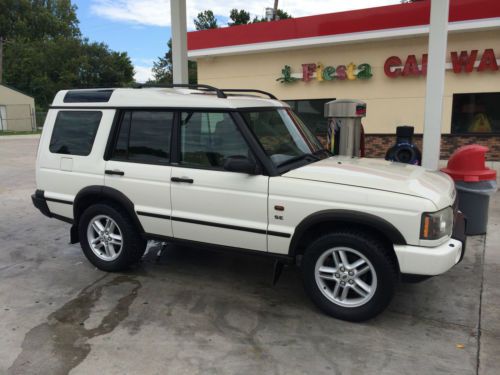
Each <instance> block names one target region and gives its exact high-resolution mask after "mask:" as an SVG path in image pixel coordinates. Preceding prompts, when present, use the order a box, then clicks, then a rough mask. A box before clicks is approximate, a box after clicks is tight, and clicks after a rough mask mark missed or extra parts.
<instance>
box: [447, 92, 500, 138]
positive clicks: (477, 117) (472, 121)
mask: <svg viewBox="0 0 500 375" xmlns="http://www.w3.org/2000/svg"><path fill="white" fill-rule="evenodd" d="M499 103H500V92H491V93H471V94H454V95H453V111H452V116H451V132H452V133H486V134H488V133H489V134H491V133H496V134H498V133H500V106H499Z"/></svg>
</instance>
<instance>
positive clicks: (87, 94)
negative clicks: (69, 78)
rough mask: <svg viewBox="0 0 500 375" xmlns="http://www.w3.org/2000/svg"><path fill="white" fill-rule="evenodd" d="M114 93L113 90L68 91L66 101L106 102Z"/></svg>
mask: <svg viewBox="0 0 500 375" xmlns="http://www.w3.org/2000/svg"><path fill="white" fill-rule="evenodd" d="M112 93H113V90H85V91H68V92H67V93H66V95H65V96H64V103H106V102H109V98H111V94H112Z"/></svg>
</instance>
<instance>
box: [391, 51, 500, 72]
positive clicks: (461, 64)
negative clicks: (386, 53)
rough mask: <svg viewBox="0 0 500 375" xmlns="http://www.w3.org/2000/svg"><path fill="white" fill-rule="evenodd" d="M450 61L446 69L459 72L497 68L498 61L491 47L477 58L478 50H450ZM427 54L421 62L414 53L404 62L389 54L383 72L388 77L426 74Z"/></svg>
mask: <svg viewBox="0 0 500 375" xmlns="http://www.w3.org/2000/svg"><path fill="white" fill-rule="evenodd" d="M450 55H451V56H450V57H451V63H448V64H447V65H446V69H453V72H454V73H456V74H460V73H462V72H465V73H471V72H472V71H473V70H474V68H476V70H477V71H478V72H484V71H492V72H496V71H498V70H499V68H498V65H499V62H498V61H497V59H496V56H495V52H494V51H493V49H492V48H487V49H485V50H484V52H483V53H482V55H481V58H480V59H478V55H479V54H478V50H476V49H475V50H472V51H471V52H470V53H469V52H468V51H461V52H460V54H458V53H457V52H451V53H450ZM427 62H428V56H427V54H426V53H424V54H423V55H422V59H421V63H420V64H419V63H418V61H417V57H416V56H415V55H409V56H408V57H407V58H406V61H405V63H404V64H403V61H402V60H401V59H400V58H399V57H397V56H391V57H389V58H388V59H387V60H385V64H384V72H385V75H386V76H387V77H389V78H397V77H411V76H426V75H427Z"/></svg>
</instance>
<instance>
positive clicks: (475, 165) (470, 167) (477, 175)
mask: <svg viewBox="0 0 500 375" xmlns="http://www.w3.org/2000/svg"><path fill="white" fill-rule="evenodd" d="M486 152H488V147H484V146H481V145H468V146H462V147H460V148H458V149H457V150H456V151H455V152H454V153H453V154H452V155H451V157H450V159H449V160H448V165H447V167H446V168H443V169H441V171H442V172H444V173H446V174H448V175H450V176H451V178H453V180H454V181H455V186H456V188H457V193H458V208H459V209H460V211H462V212H463V213H464V214H465V216H467V234H468V235H475V234H484V233H486V228H487V226H488V207H489V203H490V196H491V195H493V194H494V193H495V192H496V191H497V182H496V178H497V173H496V171H495V170H493V169H490V168H487V167H486V165H485V161H486V157H485V155H486Z"/></svg>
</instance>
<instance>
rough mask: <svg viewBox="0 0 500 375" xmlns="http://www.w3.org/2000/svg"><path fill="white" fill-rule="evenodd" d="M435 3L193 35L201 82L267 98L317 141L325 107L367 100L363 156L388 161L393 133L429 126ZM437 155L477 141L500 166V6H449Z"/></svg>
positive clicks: (463, 2)
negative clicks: (291, 112)
mask: <svg viewBox="0 0 500 375" xmlns="http://www.w3.org/2000/svg"><path fill="white" fill-rule="evenodd" d="M429 15H430V2H429V1H420V2H416V3H410V4H398V5H391V6H385V7H378V8H371V9H363V10H355V11H348V12H340V13H330V14H321V15H316V16H309V17H301V18H295V19H288V20H281V21H275V22H264V23H257V24H250V25H241V26H233V27H226V28H220V29H212V30H204V31H196V32H190V33H188V56H189V59H190V60H196V61H197V62H198V82H200V83H204V84H210V85H214V86H216V87H219V88H246V89H250V88H253V89H261V90H265V91H269V92H271V93H273V94H274V95H276V96H277V97H278V98H280V99H282V100H286V101H287V102H288V103H289V104H290V105H291V107H292V108H294V109H295V110H296V111H297V112H298V113H299V114H300V115H301V117H302V118H303V119H304V121H305V122H306V123H307V124H308V126H309V127H310V128H311V129H312V130H313V131H314V132H315V133H316V134H318V135H319V136H320V137H321V136H324V135H325V134H326V132H327V122H326V119H325V118H324V115H323V106H324V103H325V102H327V101H330V100H332V99H334V98H337V99H346V98H348V99H359V100H362V101H365V102H366V103H367V116H366V118H365V119H363V125H364V129H365V133H366V140H365V142H366V143H365V144H366V154H367V156H371V157H383V156H384V154H385V152H386V150H387V149H388V148H389V147H390V146H391V145H392V144H393V143H394V140H395V136H394V135H395V130H396V126H399V125H411V126H414V127H415V133H416V137H415V138H416V143H417V144H420V142H421V138H422V131H423V122H424V101H425V79H426V73H427V48H428V31H429ZM446 56H447V57H446V58H447V64H446V81H445V94H444V103H443V104H444V110H443V115H442V121H441V125H442V133H443V136H442V146H441V157H442V158H444V159H447V158H448V156H449V154H450V152H453V151H454V150H455V149H456V148H457V147H459V146H461V145H464V144H470V143H479V144H483V145H486V146H488V147H489V148H490V152H489V154H488V159H489V160H500V69H499V66H500V1H498V0H451V1H450V14H449V34H448V50H447V55H446Z"/></svg>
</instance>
